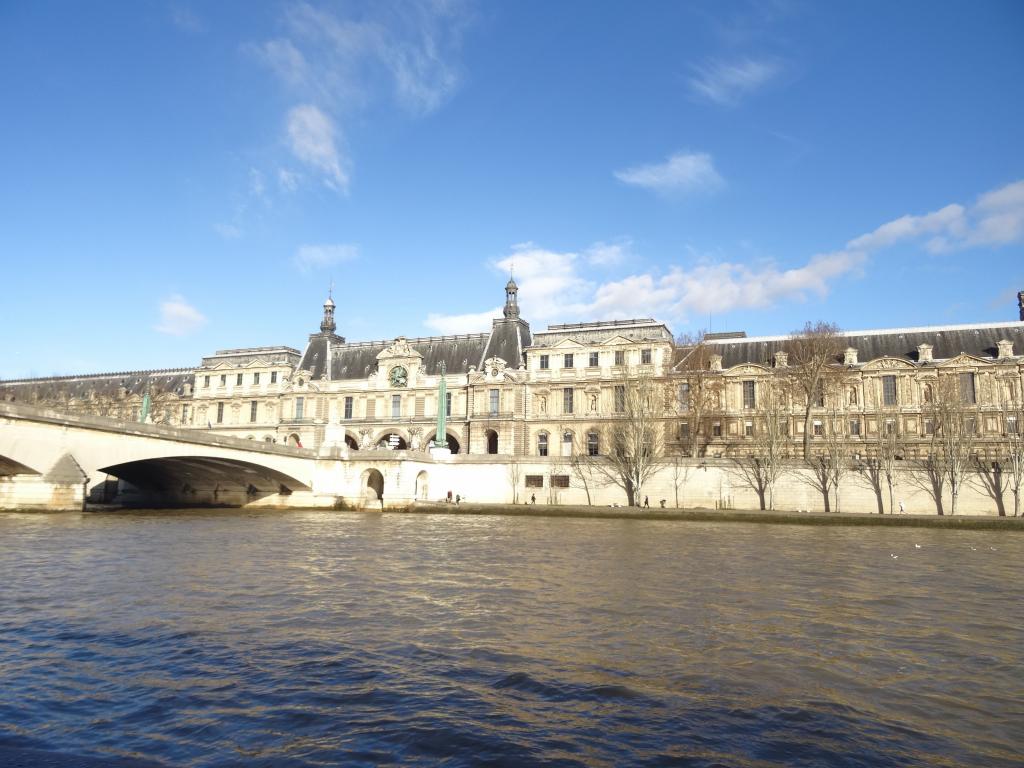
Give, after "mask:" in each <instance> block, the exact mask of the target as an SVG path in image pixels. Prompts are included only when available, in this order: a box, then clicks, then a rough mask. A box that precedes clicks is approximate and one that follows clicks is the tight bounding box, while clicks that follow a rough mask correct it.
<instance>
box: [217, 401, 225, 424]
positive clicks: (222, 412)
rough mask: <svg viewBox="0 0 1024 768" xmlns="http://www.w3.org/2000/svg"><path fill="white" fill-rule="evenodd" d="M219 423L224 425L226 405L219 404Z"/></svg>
mask: <svg viewBox="0 0 1024 768" xmlns="http://www.w3.org/2000/svg"><path fill="white" fill-rule="evenodd" d="M217 423H218V424H223V423H224V403H217Z"/></svg>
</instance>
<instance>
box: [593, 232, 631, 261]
mask: <svg viewBox="0 0 1024 768" xmlns="http://www.w3.org/2000/svg"><path fill="white" fill-rule="evenodd" d="M632 248H633V242H632V241H631V240H629V239H624V240H622V241H620V242H617V243H605V242H597V243H594V244H593V245H591V246H590V247H589V248H587V250H586V251H585V252H584V254H583V255H584V256H585V257H586V259H587V261H588V262H590V263H591V264H593V265H594V266H597V267H612V266H616V265H618V264H621V263H622V262H624V261H626V260H627V259H628V258H629V257H630V256H631V255H632Z"/></svg>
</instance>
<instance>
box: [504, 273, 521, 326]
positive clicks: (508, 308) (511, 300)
mask: <svg viewBox="0 0 1024 768" xmlns="http://www.w3.org/2000/svg"><path fill="white" fill-rule="evenodd" d="M518 293H519V286H518V285H516V281H515V280H514V279H513V277H512V270H511V269H509V273H508V283H506V285H505V309H504V310H503V311H502V314H504V315H505V318H506V319H507V320H518V319H519V302H518V299H517V294H518Z"/></svg>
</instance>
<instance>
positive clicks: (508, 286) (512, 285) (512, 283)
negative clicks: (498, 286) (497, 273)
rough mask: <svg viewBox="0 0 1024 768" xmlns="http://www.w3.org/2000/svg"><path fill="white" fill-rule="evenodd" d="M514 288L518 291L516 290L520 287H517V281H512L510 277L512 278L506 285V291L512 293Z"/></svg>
mask: <svg viewBox="0 0 1024 768" xmlns="http://www.w3.org/2000/svg"><path fill="white" fill-rule="evenodd" d="M513 288H514V289H516V290H519V286H518V285H516V281H515V280H513V279H512V278H511V277H510V278H509V279H508V282H507V283H506V284H505V290H506V291H511V290H512V289H513Z"/></svg>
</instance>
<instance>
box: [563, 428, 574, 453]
mask: <svg viewBox="0 0 1024 768" xmlns="http://www.w3.org/2000/svg"><path fill="white" fill-rule="evenodd" d="M562 455H563V456H572V432H563V433H562Z"/></svg>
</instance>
